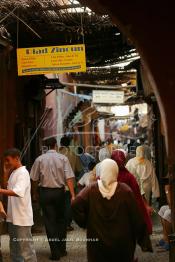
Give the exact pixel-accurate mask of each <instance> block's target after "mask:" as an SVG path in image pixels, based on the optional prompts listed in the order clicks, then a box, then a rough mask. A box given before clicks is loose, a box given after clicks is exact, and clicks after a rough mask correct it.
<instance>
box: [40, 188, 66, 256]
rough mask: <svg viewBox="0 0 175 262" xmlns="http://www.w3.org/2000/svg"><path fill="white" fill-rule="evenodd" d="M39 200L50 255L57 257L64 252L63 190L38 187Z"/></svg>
mask: <svg viewBox="0 0 175 262" xmlns="http://www.w3.org/2000/svg"><path fill="white" fill-rule="evenodd" d="M39 199H40V205H41V208H42V211H43V218H44V224H45V228H46V234H47V238H48V241H49V245H50V250H51V254H52V256H56V257H59V256H60V253H62V252H64V251H65V250H66V219H65V210H64V208H65V190H64V188H61V189H60V188H44V187H40V188H39Z"/></svg>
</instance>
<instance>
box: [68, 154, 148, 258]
mask: <svg viewBox="0 0 175 262" xmlns="http://www.w3.org/2000/svg"><path fill="white" fill-rule="evenodd" d="M117 175H118V166H117V164H116V162H115V161H113V160H112V159H105V160H104V161H103V162H102V163H101V166H100V179H99V180H98V181H97V182H96V183H94V184H92V185H90V186H88V187H86V188H85V189H83V190H82V191H81V192H80V193H79V194H78V195H77V197H76V198H75V200H74V201H73V202H72V208H73V215H74V219H75V221H76V222H77V224H78V225H79V226H80V227H82V228H87V240H89V241H87V257H88V262H107V261H110V262H116V261H120V262H133V260H134V252H135V248H136V242H138V243H139V245H140V246H141V247H142V250H144V251H150V252H152V246H151V243H150V240H149V236H148V235H146V231H147V228H146V225H145V222H144V220H143V218H142V216H141V214H140V211H139V209H138V207H137V203H136V200H135V196H134V194H133V192H132V191H131V189H130V188H129V187H128V186H127V185H125V184H123V183H118V182H117ZM147 241H149V248H148V243H147V245H146V246H145V243H146V242H147Z"/></svg>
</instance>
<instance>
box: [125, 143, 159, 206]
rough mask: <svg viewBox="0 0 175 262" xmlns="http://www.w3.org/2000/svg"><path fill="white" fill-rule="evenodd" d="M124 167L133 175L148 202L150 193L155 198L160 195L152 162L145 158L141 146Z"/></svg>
mask: <svg viewBox="0 0 175 262" xmlns="http://www.w3.org/2000/svg"><path fill="white" fill-rule="evenodd" d="M126 168H127V169H128V170H129V172H131V174H133V175H134V176H135V178H136V179H137V182H138V184H139V186H140V191H141V193H142V194H144V195H145V198H146V200H147V202H148V203H150V198H151V193H152V194H153V196H154V197H155V198H159V197H160V190H159V183H158V179H157V177H156V174H155V170H154V167H153V164H152V163H151V162H150V161H149V160H148V159H146V158H145V151H144V147H143V146H139V147H137V149H136V157H134V158H132V159H130V160H129V161H128V163H127V164H126Z"/></svg>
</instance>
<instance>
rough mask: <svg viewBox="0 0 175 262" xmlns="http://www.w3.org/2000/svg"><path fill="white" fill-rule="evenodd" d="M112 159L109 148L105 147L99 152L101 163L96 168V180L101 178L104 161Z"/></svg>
mask: <svg viewBox="0 0 175 262" xmlns="http://www.w3.org/2000/svg"><path fill="white" fill-rule="evenodd" d="M110 158H111V152H110V150H109V149H108V147H107V146H106V147H103V148H101V149H100V150H99V153H98V159H99V161H100V162H99V163H98V164H97V165H96V167H95V173H96V178H98V177H99V176H100V164H101V162H102V161H103V160H105V159H110Z"/></svg>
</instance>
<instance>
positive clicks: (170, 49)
mask: <svg viewBox="0 0 175 262" xmlns="http://www.w3.org/2000/svg"><path fill="white" fill-rule="evenodd" d="M80 2H82V3H83V4H87V5H88V6H89V7H90V8H91V9H92V10H94V11H95V12H97V13H101V14H109V15H110V16H111V18H112V20H113V21H114V23H115V24H116V25H117V26H118V28H119V29H120V30H121V31H122V32H123V34H124V35H125V36H126V37H127V38H128V39H129V40H130V41H131V42H132V43H133V44H134V45H135V47H136V48H137V50H138V52H139V54H140V55H141V59H142V63H143V64H144V67H145V69H146V71H147V72H146V73H147V75H148V77H149V80H150V81H151V83H152V88H153V90H154V93H155V95H156V98H157V102H158V105H159V108H160V112H161V117H162V122H163V125H164V129H165V135H166V149H167V154H168V160H169V163H170V164H171V163H174V162H175V139H174V136H175V123H174V120H173V119H174V116H175V52H174V47H175V30H174V21H173V20H174V8H173V1H167V2H161V1H159V2H158V3H157V1H155V2H154V1H150V0H148V1H146V0H142V1H139V0H135V1H130V0H125V1H124V0H123V1H122V0H110V1H106V0H81V1H80Z"/></svg>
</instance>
